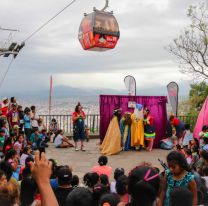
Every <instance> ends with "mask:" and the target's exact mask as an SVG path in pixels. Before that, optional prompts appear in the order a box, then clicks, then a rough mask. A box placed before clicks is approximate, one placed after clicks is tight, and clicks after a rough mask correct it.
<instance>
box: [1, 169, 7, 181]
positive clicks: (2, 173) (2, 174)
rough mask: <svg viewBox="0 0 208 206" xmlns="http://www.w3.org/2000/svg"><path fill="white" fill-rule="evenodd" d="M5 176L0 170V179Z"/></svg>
mask: <svg viewBox="0 0 208 206" xmlns="http://www.w3.org/2000/svg"><path fill="white" fill-rule="evenodd" d="M4 175H5V176H6V174H5V172H4V171H3V170H0V179H1V178H2V177H3V176H4Z"/></svg>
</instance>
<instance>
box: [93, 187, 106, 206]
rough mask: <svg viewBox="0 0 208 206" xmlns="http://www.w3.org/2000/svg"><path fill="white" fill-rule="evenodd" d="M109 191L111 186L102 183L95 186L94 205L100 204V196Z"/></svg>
mask: <svg viewBox="0 0 208 206" xmlns="http://www.w3.org/2000/svg"><path fill="white" fill-rule="evenodd" d="M107 193H109V188H108V187H107V186H106V185H104V184H102V183H98V184H96V185H95V186H94V187H93V206H97V205H99V201H100V198H101V197H102V196H103V195H104V194H107Z"/></svg>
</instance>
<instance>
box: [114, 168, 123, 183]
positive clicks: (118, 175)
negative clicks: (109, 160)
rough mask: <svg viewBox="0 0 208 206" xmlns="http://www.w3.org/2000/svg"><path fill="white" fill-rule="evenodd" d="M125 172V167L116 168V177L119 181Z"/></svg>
mask: <svg viewBox="0 0 208 206" xmlns="http://www.w3.org/2000/svg"><path fill="white" fill-rule="evenodd" d="M124 174H125V171H124V169H123V168H116V169H115V171H114V179H115V181H117V179H118V178H119V177H120V176H122V175H124Z"/></svg>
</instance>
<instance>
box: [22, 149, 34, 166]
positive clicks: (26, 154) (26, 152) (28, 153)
mask: <svg viewBox="0 0 208 206" xmlns="http://www.w3.org/2000/svg"><path fill="white" fill-rule="evenodd" d="M31 152H32V150H31V148H30V147H29V146H27V147H25V148H24V149H23V151H22V155H21V157H20V165H22V166H25V160H26V159H27V157H30V156H32V154H31Z"/></svg>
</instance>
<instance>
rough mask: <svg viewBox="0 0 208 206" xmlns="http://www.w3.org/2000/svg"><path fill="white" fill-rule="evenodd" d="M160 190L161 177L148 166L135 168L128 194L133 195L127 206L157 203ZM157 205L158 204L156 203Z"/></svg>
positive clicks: (145, 205)
mask: <svg viewBox="0 0 208 206" xmlns="http://www.w3.org/2000/svg"><path fill="white" fill-rule="evenodd" d="M159 189H160V177H159V174H158V173H157V171H156V170H155V169H154V168H152V167H151V166H150V165H148V164H142V165H140V166H137V167H135V168H134V169H133V170H131V172H130V173H129V180H128V193H129V194H130V195H131V200H130V203H129V204H127V206H135V205H136V206H148V205H154V203H156V202H157V197H158V194H159ZM156 204H157V203H156Z"/></svg>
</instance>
